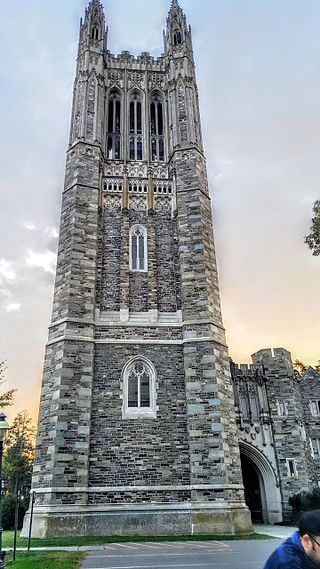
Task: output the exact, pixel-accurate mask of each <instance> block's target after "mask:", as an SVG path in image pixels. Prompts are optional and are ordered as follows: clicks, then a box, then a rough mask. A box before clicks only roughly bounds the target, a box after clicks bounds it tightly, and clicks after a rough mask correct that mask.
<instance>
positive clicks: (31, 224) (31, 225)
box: [24, 221, 36, 231]
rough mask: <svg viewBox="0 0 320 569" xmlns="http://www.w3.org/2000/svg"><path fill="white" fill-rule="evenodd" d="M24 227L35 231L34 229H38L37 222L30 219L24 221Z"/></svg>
mask: <svg viewBox="0 0 320 569" xmlns="http://www.w3.org/2000/svg"><path fill="white" fill-rule="evenodd" d="M24 227H25V228H26V229H29V231H34V230H35V229H36V226H35V224H34V223H32V222H29V221H26V222H25V223H24Z"/></svg>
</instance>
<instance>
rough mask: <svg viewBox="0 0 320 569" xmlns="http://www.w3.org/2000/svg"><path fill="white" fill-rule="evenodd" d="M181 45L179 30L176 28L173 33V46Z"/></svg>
mask: <svg viewBox="0 0 320 569" xmlns="http://www.w3.org/2000/svg"><path fill="white" fill-rule="evenodd" d="M181 43H182V35H181V31H180V30H179V28H176V29H175V30H174V32H173V45H181Z"/></svg>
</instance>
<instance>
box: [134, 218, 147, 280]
mask: <svg viewBox="0 0 320 569" xmlns="http://www.w3.org/2000/svg"><path fill="white" fill-rule="evenodd" d="M130 270H131V271H147V230H146V228H145V227H142V226H141V225H135V226H134V227H132V229H131V231H130Z"/></svg>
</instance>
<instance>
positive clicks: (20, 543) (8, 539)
mask: <svg viewBox="0 0 320 569" xmlns="http://www.w3.org/2000/svg"><path fill="white" fill-rule="evenodd" d="M239 539H250V540H251V539H272V538H271V537H270V536H268V535H262V534H259V533H252V534H249V535H180V536H176V535H174V536H169V535H167V536H150V535H148V536H140V535H132V536H124V535H123V536H119V535H117V536H97V537H81V536H79V537H60V538H54V539H32V540H31V547H32V548H33V547H59V546H62V547H63V546H68V545H75V546H80V545H101V544H103V543H126V542H139V541H141V542H148V541H151V542H152V541H153V542H161V541H231V540H232V541H233V540H239ZM2 541H3V548H4V549H11V548H12V547H13V532H12V531H4V532H3V538H2ZM27 545H28V540H27V539H26V538H22V537H18V539H17V547H27Z"/></svg>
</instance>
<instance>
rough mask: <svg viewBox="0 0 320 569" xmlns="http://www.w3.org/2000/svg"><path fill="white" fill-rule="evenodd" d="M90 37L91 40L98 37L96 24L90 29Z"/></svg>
mask: <svg viewBox="0 0 320 569" xmlns="http://www.w3.org/2000/svg"><path fill="white" fill-rule="evenodd" d="M91 38H92V39H93V40H98V39H99V28H98V27H97V26H93V27H92V30H91Z"/></svg>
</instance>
